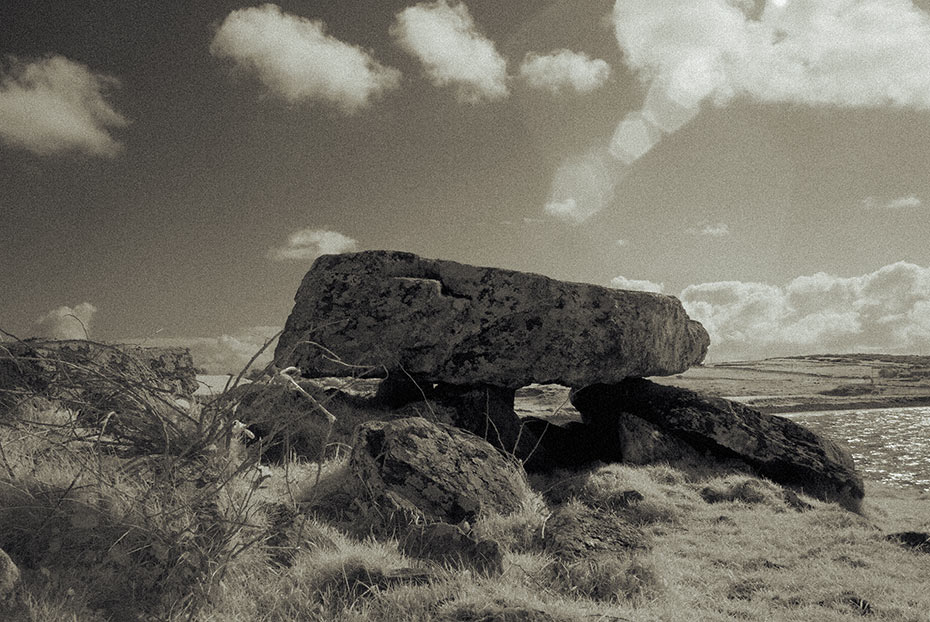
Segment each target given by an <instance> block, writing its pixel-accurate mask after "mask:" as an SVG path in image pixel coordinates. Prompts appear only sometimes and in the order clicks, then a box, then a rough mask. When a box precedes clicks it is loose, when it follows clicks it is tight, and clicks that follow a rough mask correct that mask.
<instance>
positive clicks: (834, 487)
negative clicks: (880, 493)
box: [572, 378, 864, 511]
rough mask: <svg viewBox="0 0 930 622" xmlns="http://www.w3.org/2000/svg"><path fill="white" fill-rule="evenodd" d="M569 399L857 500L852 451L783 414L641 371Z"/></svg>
mask: <svg viewBox="0 0 930 622" xmlns="http://www.w3.org/2000/svg"><path fill="white" fill-rule="evenodd" d="M572 403H573V404H574V405H575V407H576V408H577V409H578V410H579V412H581V415H582V417H583V418H584V419H585V420H586V421H588V422H589V423H591V424H592V425H595V426H603V425H608V424H609V422H610V421H611V420H614V419H616V418H617V417H618V416H619V414H620V413H630V414H633V415H635V416H637V417H641V418H642V419H645V420H646V421H648V422H650V423H651V424H653V425H655V426H657V427H658V428H659V429H660V430H661V431H662V432H664V433H667V434H670V435H673V436H676V437H678V438H680V439H682V440H684V441H686V442H687V443H688V444H689V445H691V446H692V447H694V448H696V449H698V450H699V451H710V452H711V453H713V454H715V455H717V456H720V457H724V458H733V457H735V458H738V459H740V460H742V461H744V462H746V463H747V464H749V465H750V466H752V467H753V468H754V469H755V470H756V471H757V472H758V473H759V474H761V475H763V476H765V477H768V478H769V479H771V480H773V481H775V482H778V483H780V484H784V485H787V486H791V487H793V488H796V489H798V490H800V491H802V492H805V493H807V494H810V495H812V496H814V497H817V498H819V499H823V500H827V501H836V502H839V503H840V504H842V505H843V506H844V507H846V508H848V509H851V510H854V511H858V509H859V508H860V505H861V501H862V497H863V494H864V490H863V484H862V478H861V477H860V476H859V474H858V473H857V472H856V468H855V465H854V464H853V460H852V456H851V455H850V454H849V451H847V450H846V449H844V448H842V447H840V446H839V445H837V444H836V443H834V442H833V441H831V440H829V439H827V438H824V437H822V436H819V435H817V434H815V433H813V432H811V431H810V430H808V429H807V428H805V427H803V426H800V425H798V424H796V423H794V422H793V421H790V420H788V419H785V418H783V417H777V416H774V415H764V414H762V413H760V412H758V411H756V410H753V409H752V408H749V407H747V406H744V405H742V404H738V403H736V402H731V401H728V400H724V399H720V398H710V397H703V396H701V395H699V394H697V393H695V392H694V391H688V390H686V389H679V388H676V387H667V386H662V385H658V384H655V383H652V382H649V381H648V380H643V379H641V378H631V379H628V380H626V381H624V382H621V383H618V384H614V385H594V386H589V387H585V388H584V389H581V390H579V391H575V392H574V393H573V395H572Z"/></svg>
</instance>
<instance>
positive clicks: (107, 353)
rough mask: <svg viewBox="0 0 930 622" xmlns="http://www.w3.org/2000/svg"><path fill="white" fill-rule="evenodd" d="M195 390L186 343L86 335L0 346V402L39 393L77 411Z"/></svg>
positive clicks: (180, 395)
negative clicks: (146, 343)
mask: <svg viewBox="0 0 930 622" xmlns="http://www.w3.org/2000/svg"><path fill="white" fill-rule="evenodd" d="M196 390H197V378H196V370H195V369H194V362H193V359H192V358H191V355H190V352H189V351H188V350H187V349H186V348H154V347H142V346H136V345H127V344H104V343H98V342H94V341H84V340H68V341H45V340H26V341H17V342H9V343H5V344H3V347H2V348H0V405H4V404H6V405H11V404H14V403H16V402H17V401H19V400H21V399H24V398H26V397H30V396H42V397H47V398H51V399H55V400H59V401H61V402H62V403H64V404H65V405H66V406H68V407H70V408H73V409H75V410H78V411H85V412H86V411H91V410H116V411H119V410H120V409H122V408H124V407H127V406H129V407H131V406H132V405H133V404H139V403H140V402H142V401H152V402H162V403H172V404H173V403H174V401H175V400H176V399H178V398H181V399H186V400H190V399H191V398H192V396H193V394H194V391H196Z"/></svg>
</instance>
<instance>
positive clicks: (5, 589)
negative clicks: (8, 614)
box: [0, 549, 20, 601]
mask: <svg viewBox="0 0 930 622" xmlns="http://www.w3.org/2000/svg"><path fill="white" fill-rule="evenodd" d="M19 578H20V572H19V568H18V567H17V566H16V564H15V563H13V560H12V559H10V556H9V555H7V554H6V551H4V550H3V549H0V601H6V600H9V599H10V597H11V596H13V594H14V592H15V591H16V588H17V587H18V586H19Z"/></svg>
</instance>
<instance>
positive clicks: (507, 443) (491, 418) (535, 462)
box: [434, 383, 546, 469]
mask: <svg viewBox="0 0 930 622" xmlns="http://www.w3.org/2000/svg"><path fill="white" fill-rule="evenodd" d="M434 396H435V400H436V404H438V405H439V406H440V408H441V409H444V410H445V411H446V412H448V413H450V415H451V417H450V419H449V423H452V425H454V426H456V427H459V428H462V429H463V430H468V431H469V432H471V433H472V434H475V435H476V436H479V437H481V438H483V439H484V440H486V441H488V442H489V443H491V444H492V445H494V446H495V447H497V448H498V449H501V450H503V451H504V452H506V453H508V454H512V455H513V456H514V457H516V458H518V459H519V460H521V461H523V462H524V463H525V466H526V468H528V469H537V468H539V466H540V465H543V464H545V462H546V457H545V449H544V448H542V447H540V446H539V444H538V443H537V441H538V438H537V437H536V435H535V434H533V433H532V432H531V431H530V430H529V429H527V428H526V427H525V426H524V425H523V422H522V421H521V420H520V418H519V417H518V416H517V414H516V412H514V390H513V389H505V388H501V387H494V386H487V385H485V386H471V387H468V386H466V387H461V386H455V385H448V384H442V383H440V384H438V385H437V386H436V389H435V391H434Z"/></svg>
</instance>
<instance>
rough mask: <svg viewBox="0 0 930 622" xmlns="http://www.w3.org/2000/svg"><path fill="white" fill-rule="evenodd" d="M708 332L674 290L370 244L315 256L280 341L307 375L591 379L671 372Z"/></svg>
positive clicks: (579, 382)
mask: <svg viewBox="0 0 930 622" xmlns="http://www.w3.org/2000/svg"><path fill="white" fill-rule="evenodd" d="M708 343H709V337H708V335H707V331H705V330H704V328H703V326H701V324H700V323H698V322H696V321H694V320H691V319H689V318H688V315H687V313H685V311H684V308H683V307H682V306H681V303H680V302H679V301H678V299H676V298H673V297H671V296H665V295H662V294H654V293H650V292H639V291H626V290H618V289H610V288H606V287H600V286H597V285H590V284H582V283H568V282H564V281H557V280H554V279H550V278H548V277H545V276H541V275H537V274H529V273H525V272H516V271H513V270H503V269H498V268H481V267H475V266H470V265H465V264H460V263H455V262H452V261H440V260H430V259H423V258H421V257H418V256H417V255H413V254H411V253H402V252H394V251H369V252H362V253H350V254H343V255H324V256H322V257H320V258H318V259H317V260H316V261H315V262H314V264H313V266H312V267H311V269H310V271H309V272H308V273H307V274H306V276H305V277H304V279H303V282H302V283H301V285H300V289H299V290H298V291H297V295H296V297H295V304H294V309H293V311H292V312H291V315H290V317H288V319H287V323H286V324H285V328H284V333H283V334H282V335H281V337H280V339H279V340H278V345H277V348H276V349H275V360H276V362H277V364H278V365H280V366H281V367H286V366H290V365H295V366H297V367H299V368H300V369H301V370H302V372H303V373H304V375H306V376H311V377H315V376H344V375H356V374H359V373H360V372H364V371H365V370H367V371H368V373H371V374H383V373H384V372H385V371H387V372H388V373H389V374H390V373H398V374H404V373H406V374H409V375H410V376H413V377H416V378H419V379H422V380H424V381H428V382H444V383H448V384H453V385H494V386H498V387H504V388H511V389H516V388H519V387H522V386H525V385H528V384H530V383H534V382H535V383H559V384H564V385H567V386H585V385H589V384H594V383H612V382H619V381H620V380H622V379H623V378H626V377H628V376H654V375H670V374H676V373H679V372H682V371H684V370H686V369H688V368H689V367H691V366H692V365H694V364H696V363H699V362H700V361H701V360H702V359H703V358H704V354H705V353H706V351H707V346H708Z"/></svg>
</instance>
